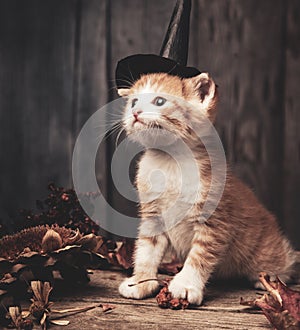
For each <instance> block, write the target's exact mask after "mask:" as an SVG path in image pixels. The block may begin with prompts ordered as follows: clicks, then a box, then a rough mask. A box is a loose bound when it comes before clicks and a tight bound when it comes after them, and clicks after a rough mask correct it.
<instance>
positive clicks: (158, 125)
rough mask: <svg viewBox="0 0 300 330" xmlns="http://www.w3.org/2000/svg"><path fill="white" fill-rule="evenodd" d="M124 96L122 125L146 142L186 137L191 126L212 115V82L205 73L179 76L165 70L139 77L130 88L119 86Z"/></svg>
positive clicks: (119, 91) (214, 98)
mask: <svg viewBox="0 0 300 330" xmlns="http://www.w3.org/2000/svg"><path fill="white" fill-rule="evenodd" d="M118 93H119V95H121V96H125V97H127V104H126V107H125V111H124V115H123V126H124V128H125V130H126V132H127V134H128V136H129V137H131V138H132V139H134V140H137V141H138V142H140V143H142V144H143V145H147V143H148V142H149V141H150V140H151V139H152V140H153V141H152V142H154V140H155V143H158V144H162V145H169V144H172V143H173V142H175V141H176V138H183V139H189V136H190V134H191V127H192V126H194V125H197V123H199V122H201V120H202V121H203V116H205V117H206V118H209V119H210V120H211V121H213V120H214V117H215V107H216V101H217V95H216V88H215V84H214V82H213V81H212V80H211V79H210V78H209V77H208V75H207V74H206V73H202V74H200V75H198V76H196V77H193V78H188V79H181V78H179V77H177V76H171V75H168V74H165V73H155V74H148V75H144V76H142V77H141V78H140V79H139V80H138V81H137V82H136V83H135V84H134V85H133V86H132V87H131V88H130V89H121V90H120V89H119V90H118Z"/></svg>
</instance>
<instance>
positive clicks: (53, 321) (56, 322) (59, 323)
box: [50, 320, 70, 326]
mask: <svg viewBox="0 0 300 330" xmlns="http://www.w3.org/2000/svg"><path fill="white" fill-rule="evenodd" d="M50 323H52V324H54V325H62V326H64V325H69V324H70V321H67V320H50Z"/></svg>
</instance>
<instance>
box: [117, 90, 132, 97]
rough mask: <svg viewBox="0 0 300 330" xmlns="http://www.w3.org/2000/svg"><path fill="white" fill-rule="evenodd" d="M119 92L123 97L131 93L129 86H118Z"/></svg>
mask: <svg viewBox="0 0 300 330" xmlns="http://www.w3.org/2000/svg"><path fill="white" fill-rule="evenodd" d="M117 92H118V95H119V96H122V97H125V96H128V95H129V89H128V88H118V90H117Z"/></svg>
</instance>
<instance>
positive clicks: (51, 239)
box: [42, 229, 63, 253]
mask: <svg viewBox="0 0 300 330" xmlns="http://www.w3.org/2000/svg"><path fill="white" fill-rule="evenodd" d="M62 245H63V243H62V239H61V236H60V235H59V234H58V233H57V232H56V231H55V230H53V229H48V230H47V232H46V234H45V235H44V237H43V240H42V249H43V252H44V253H49V252H52V251H55V250H58V249H60V248H61V247H62Z"/></svg>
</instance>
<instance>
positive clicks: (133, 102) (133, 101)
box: [131, 99, 138, 108]
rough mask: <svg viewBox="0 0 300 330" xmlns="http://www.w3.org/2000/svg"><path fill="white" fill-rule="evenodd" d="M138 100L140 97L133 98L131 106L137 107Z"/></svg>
mask: <svg viewBox="0 0 300 330" xmlns="http://www.w3.org/2000/svg"><path fill="white" fill-rule="evenodd" d="M137 101H138V99H133V100H132V101H131V108H133V107H135V105H136V103H137Z"/></svg>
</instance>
